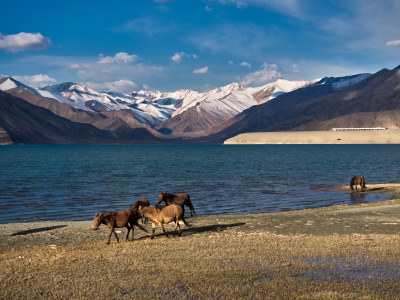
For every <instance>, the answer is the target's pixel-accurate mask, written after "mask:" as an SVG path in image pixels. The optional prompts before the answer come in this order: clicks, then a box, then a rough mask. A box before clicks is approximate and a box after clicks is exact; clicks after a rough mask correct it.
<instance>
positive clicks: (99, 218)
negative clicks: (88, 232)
mask: <svg viewBox="0 0 400 300" xmlns="http://www.w3.org/2000/svg"><path fill="white" fill-rule="evenodd" d="M140 218H141V216H140V214H139V213H138V212H137V211H135V210H132V209H124V210H121V211H118V212H116V211H109V212H106V213H102V214H96V215H95V217H94V219H93V226H92V229H93V230H96V229H97V228H99V226H100V224H105V225H107V227H108V228H110V234H109V235H108V242H107V244H109V243H110V239H111V235H112V233H114V235H115V237H116V238H117V242H118V243H119V238H118V235H117V233H116V232H115V228H122V227H126V228H127V229H128V233H127V234H126V240H128V239H129V232H130V231H131V229H132V241H133V234H134V226H135V225H136V226H137V227H139V228H140V229H142V230H143V231H146V232H147V230H146V229H144V228H143V227H142V226H141V225H139V224H138V222H137V221H138V220H139V219H140Z"/></svg>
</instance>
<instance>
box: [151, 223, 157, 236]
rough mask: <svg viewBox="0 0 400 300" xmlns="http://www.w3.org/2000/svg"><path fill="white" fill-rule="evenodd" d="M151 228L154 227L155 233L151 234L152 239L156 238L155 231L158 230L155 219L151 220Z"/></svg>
mask: <svg viewBox="0 0 400 300" xmlns="http://www.w3.org/2000/svg"><path fill="white" fill-rule="evenodd" d="M151 228H153V235H152V236H151V239H154V231H156V223H155V222H154V221H151Z"/></svg>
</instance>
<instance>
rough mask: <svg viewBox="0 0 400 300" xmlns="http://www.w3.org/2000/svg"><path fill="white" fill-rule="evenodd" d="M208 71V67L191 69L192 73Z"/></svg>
mask: <svg viewBox="0 0 400 300" xmlns="http://www.w3.org/2000/svg"><path fill="white" fill-rule="evenodd" d="M207 72H208V67H204V68H201V69H196V70H194V71H193V74H205V73H207Z"/></svg>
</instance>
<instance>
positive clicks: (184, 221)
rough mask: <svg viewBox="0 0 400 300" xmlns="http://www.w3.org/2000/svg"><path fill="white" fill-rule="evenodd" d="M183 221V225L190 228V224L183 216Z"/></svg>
mask: <svg viewBox="0 0 400 300" xmlns="http://www.w3.org/2000/svg"><path fill="white" fill-rule="evenodd" d="M181 220H182V221H183V223H184V224H185V225H186V226H188V227H190V224H188V223H187V222H186V220H185V217H184V216H183V215H182V216H181Z"/></svg>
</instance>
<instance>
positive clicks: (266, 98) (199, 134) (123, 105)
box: [0, 67, 400, 144]
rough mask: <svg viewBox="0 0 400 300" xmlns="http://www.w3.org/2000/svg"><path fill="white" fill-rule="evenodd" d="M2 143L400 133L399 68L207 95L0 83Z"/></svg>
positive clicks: (239, 87)
mask: <svg viewBox="0 0 400 300" xmlns="http://www.w3.org/2000/svg"><path fill="white" fill-rule="evenodd" d="M0 90H1V91H0V143H5V144H6V143H17V144H37V143H46V144H48V143H187V142H190V143H204V142H213V143H220V142H223V140H225V139H227V138H229V137H232V136H234V135H236V134H239V133H242V132H252V131H280V130H328V129H330V128H332V127H349V126H351V127H373V126H374V127H376V126H380V127H388V128H399V127H400V99H399V98H400V68H399V67H397V68H395V69H393V70H387V69H383V70H381V71H379V72H377V73H375V74H357V75H352V76H346V77H326V78H323V79H320V80H313V81H288V80H283V79H279V80H277V81H275V82H273V83H269V84H266V85H263V86H261V87H245V86H242V85H240V84H238V83H232V84H229V85H227V86H224V87H220V88H217V89H213V90H210V91H207V92H203V93H200V92H197V91H193V90H178V91H175V92H160V91H146V90H142V91H134V92H132V93H129V94H119V93H105V92H97V91H95V90H93V89H90V88H88V87H85V86H83V85H81V84H78V83H71V82H66V83H62V84H57V85H51V86H47V87H43V88H39V89H36V88H33V87H29V86H27V85H24V84H22V83H21V82H18V81H17V80H15V79H14V78H12V77H5V78H2V79H0Z"/></svg>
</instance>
